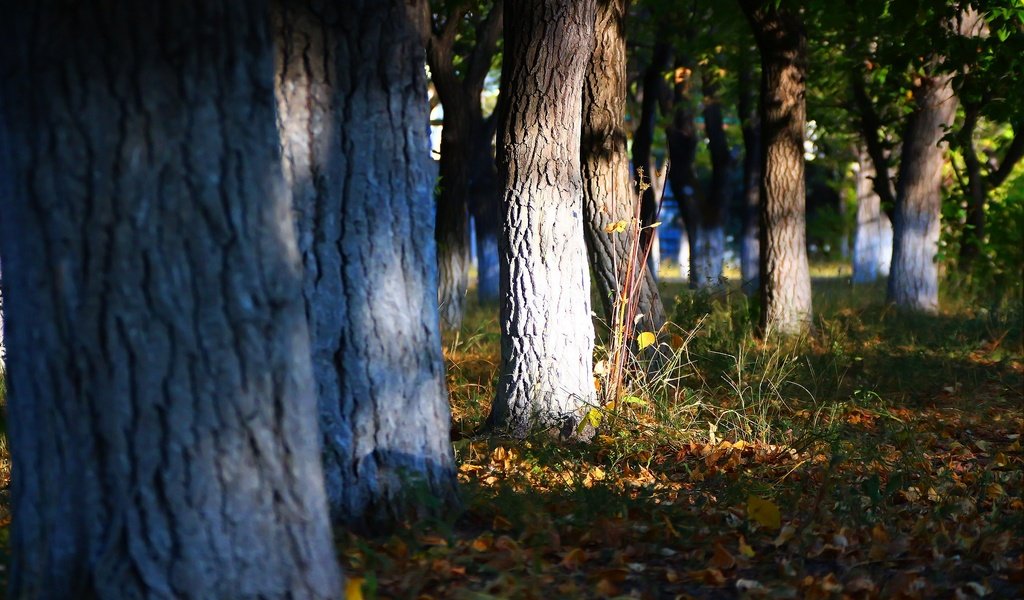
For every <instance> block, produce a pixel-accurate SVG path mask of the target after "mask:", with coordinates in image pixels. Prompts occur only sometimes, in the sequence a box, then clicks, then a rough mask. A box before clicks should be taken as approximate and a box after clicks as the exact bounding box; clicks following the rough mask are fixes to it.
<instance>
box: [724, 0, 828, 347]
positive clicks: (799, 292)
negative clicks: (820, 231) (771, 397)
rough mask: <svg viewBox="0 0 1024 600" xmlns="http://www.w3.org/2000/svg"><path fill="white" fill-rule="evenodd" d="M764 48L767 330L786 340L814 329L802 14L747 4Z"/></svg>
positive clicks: (763, 275) (763, 302) (764, 318)
mask: <svg viewBox="0 0 1024 600" xmlns="http://www.w3.org/2000/svg"><path fill="white" fill-rule="evenodd" d="M740 4H741V6H742V7H743V9H744V12H745V13H746V14H747V18H748V19H749V21H750V23H751V26H752V28H753V30H754V37H755V38H756V39H757V45H758V47H759V48H760V50H761V109H760V110H761V125H762V129H761V132H762V136H763V144H764V145H763V151H764V154H763V156H762V162H761V171H762V174H761V328H762V329H763V330H764V331H765V332H770V331H772V332H778V333H781V334H784V335H790V334H800V333H803V332H805V331H807V330H808V329H809V327H810V325H811V276H810V269H809V267H808V264H807V246H806V229H807V227H806V217H805V214H806V196H805V194H806V190H805V187H804V147H803V140H804V126H805V121H806V115H807V105H806V99H805V91H806V87H805V78H806V75H807V35H806V32H805V31H804V27H803V24H802V23H801V22H800V21H799V19H798V18H797V17H796V15H794V14H792V13H790V12H788V11H786V10H784V9H779V8H771V7H762V5H761V3H759V2H756V1H755V0H740Z"/></svg>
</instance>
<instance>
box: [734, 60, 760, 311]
mask: <svg viewBox="0 0 1024 600" xmlns="http://www.w3.org/2000/svg"><path fill="white" fill-rule="evenodd" d="M753 71H754V69H753V65H749V64H747V65H744V67H743V68H742V69H740V72H739V88H740V90H739V106H738V110H739V113H740V119H741V120H742V125H741V127H742V130H743V231H742V234H741V238H740V277H741V278H742V280H743V282H742V285H743V291H744V292H745V293H747V294H748V295H750V294H753V293H755V292H756V291H757V290H758V289H759V288H760V262H761V259H760V256H761V241H760V236H759V233H758V230H759V227H758V220H759V214H760V210H761V119H760V115H759V114H758V107H757V88H756V86H755V84H754V74H753Z"/></svg>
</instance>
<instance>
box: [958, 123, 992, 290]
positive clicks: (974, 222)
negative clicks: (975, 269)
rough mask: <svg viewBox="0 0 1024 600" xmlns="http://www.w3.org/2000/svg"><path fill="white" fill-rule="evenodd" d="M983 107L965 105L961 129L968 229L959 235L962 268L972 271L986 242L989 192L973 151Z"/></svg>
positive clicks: (979, 163) (979, 162) (978, 161)
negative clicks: (975, 260) (986, 212)
mask: <svg viewBox="0 0 1024 600" xmlns="http://www.w3.org/2000/svg"><path fill="white" fill-rule="evenodd" d="M979 116H981V115H980V107H978V106H977V105H976V104H966V105H965V106H964V124H963V127H962V128H961V129H960V148H961V153H962V154H963V157H964V166H965V167H966V171H967V223H966V225H967V227H965V228H964V230H963V232H962V233H961V235H960V265H959V266H960V268H961V269H962V270H963V271H965V272H970V270H971V265H972V263H973V262H974V259H975V258H977V256H978V254H979V252H980V251H981V244H982V240H984V239H985V200H986V196H988V190H987V189H986V188H985V183H986V182H985V178H984V177H982V174H981V161H980V160H979V159H978V154H977V153H976V152H975V150H974V130H975V128H976V127H977V125H978V117H979Z"/></svg>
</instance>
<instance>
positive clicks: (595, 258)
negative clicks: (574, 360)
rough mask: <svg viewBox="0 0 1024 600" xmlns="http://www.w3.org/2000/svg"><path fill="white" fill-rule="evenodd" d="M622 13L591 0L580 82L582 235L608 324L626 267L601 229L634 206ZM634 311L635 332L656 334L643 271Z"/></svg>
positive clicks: (658, 321)
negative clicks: (587, 53) (589, 43)
mask: <svg viewBox="0 0 1024 600" xmlns="http://www.w3.org/2000/svg"><path fill="white" fill-rule="evenodd" d="M626 10H627V2H626V0H597V24H596V35H595V37H596V45H595V47H594V53H593V55H592V56H591V59H590V63H589V64H588V67H587V73H586V78H585V79H584V82H583V138H582V152H583V158H582V166H583V213H584V217H585V222H584V232H585V233H586V241H587V251H588V253H589V255H590V265H591V268H592V270H593V273H594V278H595V284H596V286H597V291H598V294H599V295H600V297H601V301H602V303H603V306H604V317H605V320H606V322H607V323H609V324H611V323H612V322H613V321H614V316H615V307H616V299H617V296H618V293H619V291H620V290H619V288H620V287H621V282H622V277H623V273H624V272H625V271H626V270H627V269H628V268H629V267H628V265H629V243H628V239H629V238H628V237H627V236H626V235H625V234H615V233H611V234H609V233H606V232H605V227H606V226H607V225H609V224H611V223H615V222H616V221H619V220H624V221H627V222H628V221H630V220H631V219H632V218H633V215H634V209H635V207H636V202H637V197H636V194H635V193H634V192H633V185H632V178H631V177H630V174H629V156H628V155H627V154H626V132H625V118H626V38H625V22H624V21H625V18H626ZM642 252H643V250H642V249H641V253H642ZM637 258H638V261H639V260H642V259H643V256H642V255H641V256H639V257H637ZM641 267H642V265H641V264H634V265H633V268H634V269H639V268H641ZM638 311H639V313H641V314H643V315H644V320H643V322H642V323H640V324H638V325H637V327H638V329H637V331H658V330H659V329H661V326H662V325H664V324H665V308H664V306H663V305H662V303H661V296H660V295H659V293H658V284H657V282H655V280H654V276H653V275H652V274H651V273H650V271H649V270H645V276H644V277H643V281H642V283H641V284H640V289H639V304H638Z"/></svg>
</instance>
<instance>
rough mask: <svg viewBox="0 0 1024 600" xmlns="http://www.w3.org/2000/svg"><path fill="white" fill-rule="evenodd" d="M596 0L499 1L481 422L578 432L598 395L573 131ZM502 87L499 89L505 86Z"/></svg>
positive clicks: (522, 432) (511, 428)
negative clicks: (491, 274) (497, 304)
mask: <svg viewBox="0 0 1024 600" xmlns="http://www.w3.org/2000/svg"><path fill="white" fill-rule="evenodd" d="M595 9H596V2H595V0H529V1H527V0H523V1H521V2H509V3H507V4H506V5H505V58H504V65H503V70H502V85H503V86H504V88H505V90H507V94H508V95H507V97H506V99H505V100H503V101H502V102H501V106H500V109H499V110H500V111H501V112H500V118H499V128H498V140H499V143H498V165H499V173H500V176H501V180H502V183H503V197H502V204H501V216H502V223H503V225H502V236H501V246H500V252H501V296H502V300H501V353H502V356H501V372H500V379H499V381H498V391H497V397H496V399H495V402H494V406H493V407H492V410H491V415H490V417H489V419H488V420H489V424H490V425H491V426H492V427H495V428H497V429H499V430H505V431H507V432H508V433H510V434H512V435H514V436H519V437H522V436H526V435H528V434H529V433H530V432H531V431H533V430H550V429H555V430H558V431H559V433H560V434H561V435H562V436H563V437H577V436H578V435H579V434H580V432H579V431H578V428H577V424H578V423H579V422H580V419H581V417H582V412H583V410H584V409H585V407H586V406H587V405H588V403H591V402H593V399H594V392H595V390H594V380H593V370H592V364H591V361H592V356H593V346H594V337H593V336H594V331H593V326H592V324H591V321H590V274H589V270H588V269H587V254H586V245H585V242H584V237H583V184H582V181H581V176H580V134H581V110H582V108H581V107H582V101H583V99H582V90H583V78H584V74H585V72H586V67H587V61H588V60H589V58H590V54H591V52H592V49H593V45H594V18H595ZM503 93H505V92H503Z"/></svg>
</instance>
